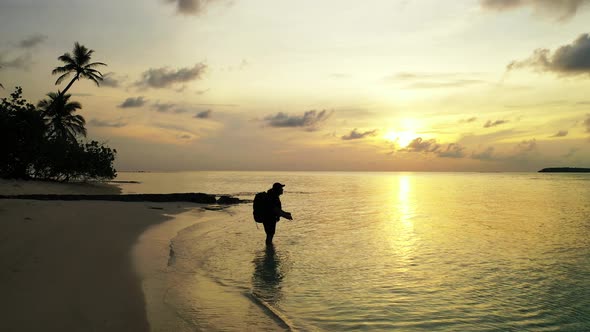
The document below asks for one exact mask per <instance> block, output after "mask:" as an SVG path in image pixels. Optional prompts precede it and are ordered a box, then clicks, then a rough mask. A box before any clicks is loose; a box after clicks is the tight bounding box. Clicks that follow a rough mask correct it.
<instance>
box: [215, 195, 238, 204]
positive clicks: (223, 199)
mask: <svg viewBox="0 0 590 332" xmlns="http://www.w3.org/2000/svg"><path fill="white" fill-rule="evenodd" d="M239 203H240V199H239V198H237V197H231V196H220V197H219V199H218V200H217V204H239Z"/></svg>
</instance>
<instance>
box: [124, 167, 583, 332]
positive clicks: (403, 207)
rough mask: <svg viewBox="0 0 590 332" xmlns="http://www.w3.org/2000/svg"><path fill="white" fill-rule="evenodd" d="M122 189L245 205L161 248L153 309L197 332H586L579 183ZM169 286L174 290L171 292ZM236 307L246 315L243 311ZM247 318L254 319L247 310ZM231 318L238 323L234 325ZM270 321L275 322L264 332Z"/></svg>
mask: <svg viewBox="0 0 590 332" xmlns="http://www.w3.org/2000/svg"><path fill="white" fill-rule="evenodd" d="M117 180H126V181H139V182H140V183H138V184H134V183H124V184H120V186H121V188H122V189H123V192H124V193H172V192H205V193H211V194H218V195H219V194H230V195H234V196H236V197H239V198H244V199H253V197H254V195H255V194H256V193H257V192H260V191H265V190H267V189H268V188H270V186H271V185H272V183H274V182H281V183H284V184H286V186H285V188H284V190H285V193H284V194H283V196H281V200H282V203H283V209H284V210H285V211H289V212H291V213H292V214H293V217H294V220H293V221H288V220H284V219H282V220H281V221H280V222H279V224H278V225H277V234H276V236H275V240H274V242H275V245H274V246H273V247H272V248H266V246H265V244H264V238H265V235H264V230H263V228H262V225H258V226H257V224H256V223H255V222H254V221H253V218H252V205H251V204H240V205H237V206H232V207H231V208H229V209H227V210H224V211H221V212H215V213H219V214H220V215H221V216H222V217H221V218H217V219H215V221H214V222H213V221H212V222H205V223H195V224H194V225H192V224H191V225H189V226H187V227H185V228H183V229H182V230H181V231H180V232H178V233H177V234H176V236H174V237H173V238H172V239H171V248H172V251H173V256H174V257H173V259H171V260H170V261H169V263H168V267H167V270H166V273H168V274H175V275H177V276H182V277H178V278H176V279H174V280H176V281H175V284H174V285H173V286H171V289H170V291H169V292H168V293H167V298H166V299H165V302H166V303H167V305H168V306H169V307H170V308H172V309H173V310H174V311H175V313H176V314H177V315H178V317H181V319H182V320H183V321H184V322H186V324H187V326H189V327H190V328H189V329H194V330H207V331H208V330H256V331H261V330H265V329H266V327H268V330H271V329H272V328H271V327H270V324H267V323H268V322H266V321H265V320H264V319H259V318H252V317H258V316H261V317H266V318H265V319H268V321H272V322H274V323H278V325H279V326H280V328H281V329H285V330H301V331H358V330H362V331H392V330H395V331H590V174H554V173H544V174H542V173H352V172H351V173H347V172H179V173H120V174H119V176H118V178H117ZM178 280H181V281H178ZM242 303H250V304H251V305H248V309H247V310H246V311H245V312H243V313H242V314H240V315H238V316H236V315H235V314H234V312H235V311H244V309H243V308H241V307H243V305H242ZM254 311H259V312H257V313H256V314H254V313H253V312H254ZM232 317H238V318H237V319H235V318H232ZM275 325H276V324H275Z"/></svg>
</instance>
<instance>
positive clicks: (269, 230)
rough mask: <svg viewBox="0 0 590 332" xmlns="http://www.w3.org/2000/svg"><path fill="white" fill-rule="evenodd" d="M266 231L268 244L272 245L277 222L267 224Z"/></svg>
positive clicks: (265, 225)
mask: <svg viewBox="0 0 590 332" xmlns="http://www.w3.org/2000/svg"><path fill="white" fill-rule="evenodd" d="M263 225H264V231H265V232H266V244H272V238H273V236H274V235H275V230H276V227H277V223H276V222H275V221H270V222H265V223H264V224H263Z"/></svg>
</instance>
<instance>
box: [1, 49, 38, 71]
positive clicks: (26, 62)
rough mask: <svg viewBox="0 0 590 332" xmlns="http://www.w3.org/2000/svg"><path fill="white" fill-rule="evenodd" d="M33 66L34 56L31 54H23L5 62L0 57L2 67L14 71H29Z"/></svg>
mask: <svg viewBox="0 0 590 332" xmlns="http://www.w3.org/2000/svg"><path fill="white" fill-rule="evenodd" d="M32 64H33V56H32V55H31V54H30V53H27V54H23V55H21V56H18V57H16V58H14V59H12V60H5V59H3V56H2V55H0V67H4V68H13V69H29V68H30V67H31V65H32Z"/></svg>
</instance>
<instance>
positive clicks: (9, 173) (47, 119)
mask: <svg viewBox="0 0 590 332" xmlns="http://www.w3.org/2000/svg"><path fill="white" fill-rule="evenodd" d="M93 52H94V51H93V50H89V49H87V48H86V47H84V46H82V45H80V44H79V43H75V45H74V51H73V55H70V54H69V53H65V54H64V55H62V56H60V57H59V58H58V59H59V60H60V61H62V62H64V63H65V65H64V66H61V67H57V68H55V69H54V70H53V73H54V74H56V73H59V74H62V75H61V76H60V77H59V78H58V80H57V82H56V84H59V83H60V82H62V81H63V80H64V79H66V78H67V77H68V76H69V75H70V74H74V78H73V79H72V80H71V81H70V82H69V84H68V85H67V86H66V88H65V89H64V90H63V91H61V92H60V91H57V92H49V93H48V94H47V98H45V99H43V100H41V101H39V102H38V103H37V106H35V105H34V104H32V103H30V102H28V101H27V100H26V99H24V98H23V96H22V91H23V90H22V88H21V87H16V88H15V91H14V92H13V93H11V94H10V97H9V98H2V99H1V102H0V177H1V178H17V179H40V180H56V181H85V180H107V179H113V178H114V177H115V176H116V175H117V173H116V170H115V168H114V167H113V162H114V161H115V156H116V153H117V151H116V150H115V149H111V148H109V147H108V146H106V145H105V144H103V143H99V142H97V141H87V140H86V136H87V130H86V120H85V119H84V117H83V116H82V115H80V114H76V112H77V111H79V110H81V109H82V104H80V103H79V102H77V101H72V100H70V98H71V95H70V94H66V91H67V90H69V89H70V88H71V86H72V84H73V83H74V82H75V81H76V80H79V79H80V78H87V79H90V80H91V81H93V82H95V83H96V84H97V85H99V82H100V81H101V80H102V74H101V73H100V72H99V71H97V70H95V69H94V67H96V66H100V65H105V64H104V63H102V62H94V63H91V62H90V58H91V55H92V53H93Z"/></svg>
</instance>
